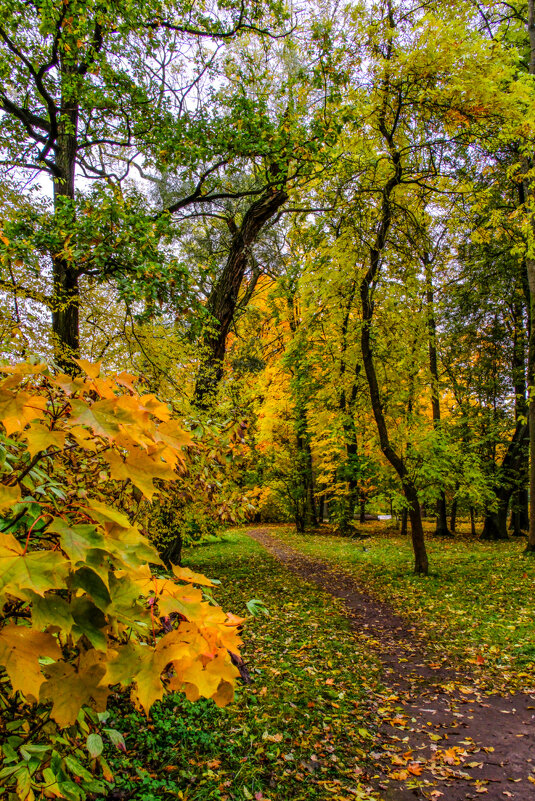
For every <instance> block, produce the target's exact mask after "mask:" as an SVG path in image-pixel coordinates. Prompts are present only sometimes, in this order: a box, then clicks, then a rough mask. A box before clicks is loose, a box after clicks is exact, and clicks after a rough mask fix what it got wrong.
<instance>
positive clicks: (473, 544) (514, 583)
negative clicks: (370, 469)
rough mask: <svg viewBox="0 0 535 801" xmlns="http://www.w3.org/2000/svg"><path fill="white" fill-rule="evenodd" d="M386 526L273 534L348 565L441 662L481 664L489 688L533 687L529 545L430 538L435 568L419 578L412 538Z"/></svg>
mask: <svg viewBox="0 0 535 801" xmlns="http://www.w3.org/2000/svg"><path fill="white" fill-rule="evenodd" d="M389 525H390V524H389V523H388V522H372V523H367V524H366V525H364V526H362V525H361V526H360V531H362V532H363V533H364V534H367V535H368V536H365V538H364V539H348V538H344V537H339V536H333V535H332V533H330V532H329V531H328V529H327V528H326V527H325V529H324V530H321V532H319V533H318V532H316V533H311V534H307V535H306V536H302V535H299V534H296V533H295V531H294V530H293V529H290V528H288V527H281V526H279V527H277V528H276V533H277V537H278V538H280V539H281V540H282V541H284V542H286V543H288V544H289V545H291V546H292V547H293V548H296V549H297V550H299V551H301V552H302V553H304V554H307V555H309V556H313V557H316V558H318V559H322V560H324V561H327V562H332V563H334V564H336V565H338V566H340V567H342V568H343V569H344V570H347V571H348V572H349V573H350V574H351V575H353V576H354V577H355V578H356V579H357V580H358V582H359V584H360V585H362V586H363V587H365V588H366V590H367V591H368V592H370V593H371V594H372V595H374V596H376V597H377V598H378V599H380V600H382V601H386V602H388V603H389V604H391V605H392V607H393V608H394V609H396V610H397V611H399V612H400V613H401V614H402V615H403V616H405V617H406V619H407V620H408V621H409V622H410V623H411V625H414V627H415V629H416V630H417V631H418V632H419V633H421V634H422V635H423V636H424V637H425V638H426V639H427V640H428V641H429V643H430V645H431V647H433V648H434V649H435V651H436V658H437V660H438V661H439V662H443V663H446V664H448V663H449V664H452V665H454V666H456V667H458V668H460V669H461V670H462V668H463V664H465V665H470V666H471V667H473V666H476V667H477V669H478V671H479V675H480V680H481V683H482V684H484V686H486V687H487V688H488V689H489V690H491V691H492V690H503V691H513V690H514V689H521V688H532V687H533V686H534V684H535V675H534V669H535V638H534V635H533V616H534V607H533V592H534V588H535V564H534V562H533V560H532V559H530V557H529V556H526V555H524V553H523V551H524V547H525V542H524V541H523V540H522V539H516V538H513V539H511V540H509V541H501V542H482V541H479V540H474V539H473V538H471V537H470V536H469V535H468V534H467V533H464V534H461V535H460V536H459V537H456V538H454V539H452V538H445V539H442V538H435V539H433V537H430V538H429V540H428V548H429V552H430V554H432V555H433V557H434V562H433V570H432V571H431V573H430V575H429V576H427V577H426V578H418V577H416V576H414V575H412V573H411V571H410V569H409V566H410V560H411V550H410V542H408V540H407V538H406V537H402V536H401V535H400V534H399V533H398V532H396V531H395V530H392V529H391V528H389ZM428 527H429V528H431V526H430V525H429V526H428Z"/></svg>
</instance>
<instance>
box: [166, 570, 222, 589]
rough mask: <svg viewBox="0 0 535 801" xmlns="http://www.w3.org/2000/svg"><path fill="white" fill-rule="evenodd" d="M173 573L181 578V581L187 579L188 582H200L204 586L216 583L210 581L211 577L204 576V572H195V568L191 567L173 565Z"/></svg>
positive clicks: (211, 585)
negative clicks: (191, 568)
mask: <svg viewBox="0 0 535 801" xmlns="http://www.w3.org/2000/svg"><path fill="white" fill-rule="evenodd" d="M173 573H174V574H175V576H176V577H177V578H178V579H180V581H186V582H188V584H200V585H202V586H203V587H213V586H214V583H213V582H212V581H210V579H209V578H206V576H203V574H202V573H194V572H193V570H190V569H189V567H180V566H179V565H173Z"/></svg>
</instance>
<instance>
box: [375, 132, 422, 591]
mask: <svg viewBox="0 0 535 801" xmlns="http://www.w3.org/2000/svg"><path fill="white" fill-rule="evenodd" d="M380 129H381V133H382V134H383V137H384V138H385V140H386V142H387V144H388V148H389V151H390V158H391V164H392V168H393V174H392V176H391V178H390V179H389V181H388V182H387V184H386V185H385V186H384V188H383V199H382V203H381V214H380V219H379V224H378V227H377V231H376V235H375V241H374V244H373V246H372V247H371V248H370V263H369V267H368V270H367V272H366V275H365V276H364V278H363V280H362V281H361V284H360V300H361V306H362V329H361V338H360V343H361V348H362V360H363V362H364V370H365V372H366V378H367V380H368V388H369V392H370V400H371V405H372V410H373V415H374V417H375V422H376V425H377V432H378V434H379V442H380V445H381V450H382V452H383V453H384V455H385V457H386V458H387V459H388V461H389V462H390V464H391V465H392V467H393V468H394V470H395V471H396V473H397V474H398V476H399V479H400V481H401V485H402V487H403V493H404V495H405V498H406V500H407V504H408V512H409V517H410V521H411V534H412V547H413V551H414V572H415V573H417V574H420V573H421V574H424V575H427V573H428V572H429V562H428V558H427V551H426V547H425V539H424V532H423V527H422V517H421V514H420V503H419V500H418V492H417V490H416V487H415V485H414V482H413V480H412V478H411V476H410V475H409V473H408V471H407V468H406V466H405V463H404V461H403V459H402V458H401V457H400V456H399V454H398V453H396V452H395V450H394V449H393V447H392V445H391V443H390V437H389V435H388V429H387V425H386V419H385V416H384V412H383V404H382V401H381V395H380V393H379V384H378V381H377V373H376V370H375V360H374V357H373V351H372V347H371V322H372V319H373V300H372V297H371V291H372V289H373V288H374V286H375V282H376V280H377V276H378V272H379V267H380V260H381V255H382V252H383V250H384V248H385V245H386V241H387V235H388V231H389V228H390V224H391V222H392V206H391V195H392V192H393V191H394V189H395V188H396V187H397V186H398V185H399V184H400V182H401V178H402V167H401V156H400V153H399V151H397V150H396V149H395V147H394V144H393V139H392V132H389V131H388V130H387V128H386V125H385V123H384V120H382V121H381V123H380Z"/></svg>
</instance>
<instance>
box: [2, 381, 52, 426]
mask: <svg viewBox="0 0 535 801" xmlns="http://www.w3.org/2000/svg"><path fill="white" fill-rule="evenodd" d="M45 409H46V398H45V397H43V396H42V395H30V394H29V393H28V392H22V391H21V392H10V391H8V390H4V389H0V422H1V423H2V424H3V426H4V428H5V430H6V434H7V436H8V437H9V436H11V434H13V433H14V432H15V431H20V430H21V429H24V428H25V426H26V425H27V424H28V423H31V422H32V420H40V419H41V418H43V417H44V414H45Z"/></svg>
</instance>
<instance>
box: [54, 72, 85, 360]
mask: <svg viewBox="0 0 535 801" xmlns="http://www.w3.org/2000/svg"><path fill="white" fill-rule="evenodd" d="M71 78H72V76H71V74H70V69H69V68H68V67H63V79H64V81H66V82H68V81H69V80H70V79H71ZM69 95H70V93H69V91H68V90H67V91H66V92H65V96H64V97H63V99H62V108H61V118H60V122H59V123H58V136H57V141H56V156H55V168H56V177H55V178H54V211H55V212H56V215H57V216H58V215H59V214H63V215H65V212H66V207H67V209H68V207H69V206H70V209H68V210H67V215H66V216H67V219H69V218H71V217H72V216H73V215H74V202H73V201H74V181H75V169H76V152H77V136H78V103H77V101H76V100H75V99H74V98H73V97H70V96H69ZM72 222H73V223H74V219H72ZM71 234H72V231H71V232H68V233H67V235H71ZM78 276H79V273H78V270H77V268H76V265H74V264H73V263H72V261H70V260H69V259H68V258H65V256H63V255H60V254H55V253H54V254H52V281H53V289H52V304H51V305H52V335H53V344H54V356H55V360H56V363H57V364H58V366H59V367H61V369H62V370H64V371H65V372H68V373H76V372H77V371H78V370H77V367H76V365H75V364H74V363H73V361H72V360H73V358H77V357H78V356H79V355H80V333H79V302H80V301H79V289H78Z"/></svg>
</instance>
